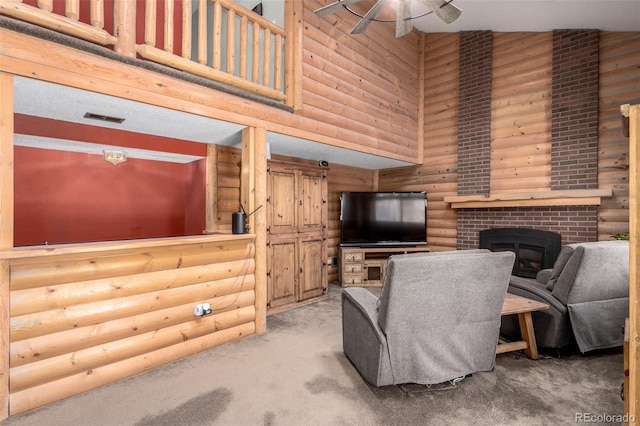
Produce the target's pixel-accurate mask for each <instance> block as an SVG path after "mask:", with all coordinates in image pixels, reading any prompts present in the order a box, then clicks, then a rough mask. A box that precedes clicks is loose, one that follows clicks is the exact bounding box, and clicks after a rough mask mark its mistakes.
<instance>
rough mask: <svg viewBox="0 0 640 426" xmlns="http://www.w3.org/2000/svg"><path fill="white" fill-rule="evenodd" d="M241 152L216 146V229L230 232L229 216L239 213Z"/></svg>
mask: <svg viewBox="0 0 640 426" xmlns="http://www.w3.org/2000/svg"><path fill="white" fill-rule="evenodd" d="M241 156H242V151H241V150H240V149H238V148H231V147H224V146H218V194H217V197H218V213H217V214H218V229H219V230H221V231H231V214H232V213H234V212H239V211H240V164H241Z"/></svg>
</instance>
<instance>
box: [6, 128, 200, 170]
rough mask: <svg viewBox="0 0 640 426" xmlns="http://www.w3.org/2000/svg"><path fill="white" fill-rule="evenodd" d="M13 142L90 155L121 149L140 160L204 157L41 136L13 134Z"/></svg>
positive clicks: (179, 160)
mask: <svg viewBox="0 0 640 426" xmlns="http://www.w3.org/2000/svg"><path fill="white" fill-rule="evenodd" d="M13 144H14V145H15V146H24V147H27V148H39V149H52V150H56V151H68V152H80V153H83V154H91V155H100V156H103V155H104V151H122V152H123V153H124V154H126V156H127V158H138V159H141V160H151V161H166V162H169V163H180V164H186V163H191V162H193V161H196V160H200V159H202V158H204V157H199V156H197V155H186V154H176V153H173V152H162V151H151V150H146V149H137V148H127V147H114V146H113V145H101V144H97V143H89V142H78V141H70V140H65V139H53V138H46V137H41V136H31V135H14V136H13Z"/></svg>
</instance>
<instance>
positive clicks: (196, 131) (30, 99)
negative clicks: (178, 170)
mask: <svg viewBox="0 0 640 426" xmlns="http://www.w3.org/2000/svg"><path fill="white" fill-rule="evenodd" d="M14 98H15V102H14V111H15V112H16V113H19V114H26V115H32V116H36V117H43V118H49V119H53V120H61V121H67V122H71V123H80V124H84V125H87V126H100V127H107V128H111V129H117V130H123V131H128V132H134V133H142V134H149V135H157V136H164V137H169V138H175V139H182V140H187V141H192V142H200V143H214V144H217V145H223V146H240V143H241V136H240V132H241V131H242V129H243V128H244V126H242V125H239V124H234V123H228V122H225V121H220V120H215V119H212V118H207V117H202V116H198V115H193V114H188V113H184V112H181V111H176V110H170V109H167V108H159V107H156V106H152V105H148V104H144V103H140V102H133V101H129V100H125V99H121V98H116V97H113V96H107V95H102V94H99V93H93V92H88V91H85V90H81V89H75V88H71V87H66V86H61V85H58V84H53V83H49V82H45V81H41V80H34V79H30V78H24V77H17V78H16V79H15V96H14ZM87 112H90V113H94V114H99V115H105V116H110V117H117V118H124V119H125V121H124V122H122V123H121V124H116V123H109V122H102V121H96V120H92V119H87V118H84V115H85V113H87ZM267 142H268V143H269V147H270V151H271V154H280V155H287V156H292V157H297V158H304V159H308V160H315V161H319V160H325V161H328V162H329V164H332V163H335V164H345V165H353V166H356V167H362V168H367V169H384V168H389V167H400V166H406V165H408V164H409V163H406V162H402V161H398V160H393V159H389V158H384V157H379V156H375V155H370V154H365V153H359V152H355V151H351V150H347V149H343V148H338V147H334V146H330V145H325V144H320V143H317V142H312V141H308V140H303V139H298V138H294V137H291V136H286V135H282V134H278V133H273V132H269V133H268V134H267ZM15 144H16V145H18V146H29V147H34V148H43V149H58V150H63V151H75V152H84V153H86V154H96V155H102V151H103V150H105V149H114V147H113V146H109V145H100V144H94V143H87V142H86V141H70V140H56V139H52V138H46V137H35V136H29V135H19V136H16V138H15ZM121 150H123V151H124V152H125V153H126V154H127V156H128V157H129V158H142V159H148V160H156V161H173V162H179V163H184V162H188V161H193V160H194V159H198V157H192V156H185V155H180V154H172V155H162V153H160V152H159V151H149V150H146V151H145V150H139V149H130V148H126V147H121Z"/></svg>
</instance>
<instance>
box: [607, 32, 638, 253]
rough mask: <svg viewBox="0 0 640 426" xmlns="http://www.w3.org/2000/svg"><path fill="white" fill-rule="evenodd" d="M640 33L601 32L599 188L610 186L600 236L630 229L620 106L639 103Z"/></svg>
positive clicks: (626, 154) (626, 147)
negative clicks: (610, 195)
mask: <svg viewBox="0 0 640 426" xmlns="http://www.w3.org/2000/svg"><path fill="white" fill-rule="evenodd" d="M638 52H640V33H638V32H635V33H611V32H607V33H601V34H600V93H599V98H600V103H599V120H598V187H600V188H611V189H612V190H613V197H610V198H605V199H604V200H603V202H602V205H601V206H600V208H599V223H598V238H599V239H600V240H606V239H610V238H611V236H612V235H615V234H625V233H627V232H628V231H629V181H628V177H629V139H628V138H625V137H624V135H623V134H622V131H621V122H620V105H624V104H632V105H633V104H640V54H639V53H638Z"/></svg>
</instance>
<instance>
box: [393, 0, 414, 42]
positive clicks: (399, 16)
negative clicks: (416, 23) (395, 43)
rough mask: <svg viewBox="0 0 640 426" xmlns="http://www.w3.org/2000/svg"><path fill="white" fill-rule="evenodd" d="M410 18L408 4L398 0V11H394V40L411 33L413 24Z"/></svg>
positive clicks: (405, 1) (405, 0)
mask: <svg viewBox="0 0 640 426" xmlns="http://www.w3.org/2000/svg"><path fill="white" fill-rule="evenodd" d="M410 18H411V11H410V10H409V2H408V1H407V0H400V2H399V3H398V10H396V38H399V37H404V36H406V35H407V34H409V33H410V32H411V30H412V29H413V24H412V23H411V19H410Z"/></svg>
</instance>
